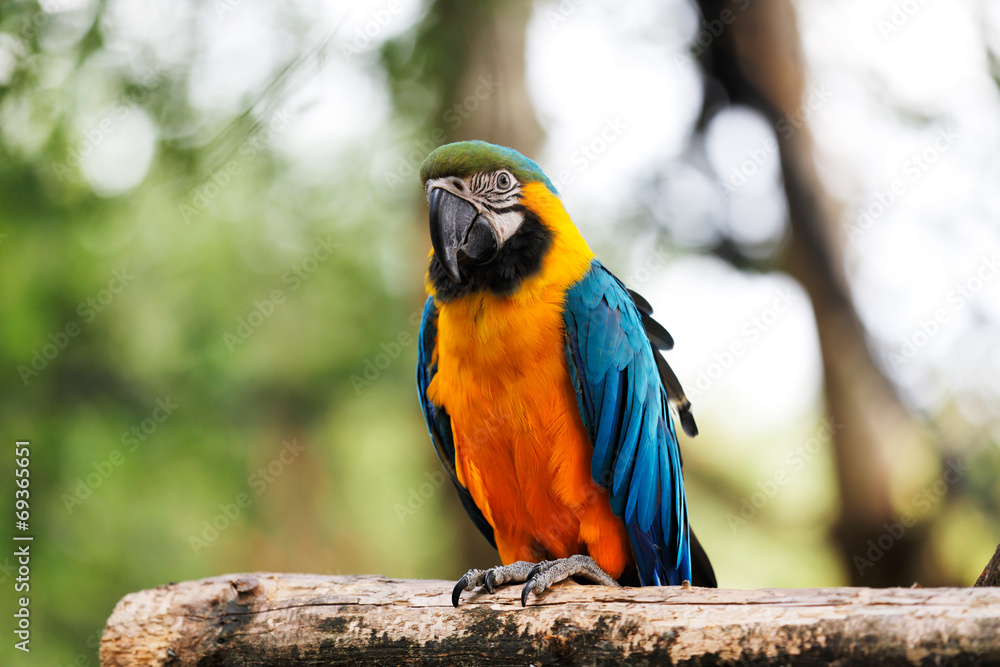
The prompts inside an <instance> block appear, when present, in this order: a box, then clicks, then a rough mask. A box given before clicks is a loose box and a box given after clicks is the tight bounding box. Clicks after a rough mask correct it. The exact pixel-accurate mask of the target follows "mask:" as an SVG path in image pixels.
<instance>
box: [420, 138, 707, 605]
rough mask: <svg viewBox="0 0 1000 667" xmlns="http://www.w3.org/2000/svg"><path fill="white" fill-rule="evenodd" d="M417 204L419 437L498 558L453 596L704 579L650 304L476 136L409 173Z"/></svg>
mask: <svg viewBox="0 0 1000 667" xmlns="http://www.w3.org/2000/svg"><path fill="white" fill-rule="evenodd" d="M420 179H421V183H422V184H423V188H424V194H425V196H426V199H427V203H428V209H429V225H430V241H431V246H432V248H431V250H430V253H429V255H428V257H429V266H428V269H427V273H426V275H425V285H426V293H427V299H426V302H425V304H424V308H423V315H422V317H421V323H420V329H419V332H418V340H417V343H418V345H417V348H418V349H417V369H416V370H417V373H416V376H417V378H416V379H417V389H418V394H419V397H420V404H421V407H422V410H423V414H424V418H425V420H426V422H427V428H428V431H429V432H430V436H431V442H432V444H433V446H434V449H435V451H436V452H437V455H438V457H439V458H440V460H441V463H442V465H443V466H444V468H445V470H446V472H447V474H448V476H449V477H450V479H451V481H452V483H453V485H454V487H455V488H456V489H457V491H458V496H459V499H460V500H461V503H462V505H463V507H464V509H465V510H466V512H467V513H468V515H469V516H470V517H471V519H472V521H473V523H474V524H475V526H476V528H478V529H479V531H480V532H481V533H482V534H483V536H484V537H485V538H486V539H487V540H488V541H489V543H490V544H491V545H492V546H493V547H494V548H495V549H496V550H497V551H498V553H499V556H500V561H501V565H497V566H494V567H487V568H485V569H476V568H472V569H470V570H469V571H468V572H467V573H466V574H465V575H464V576H463V577H462V578H461V579H459V581H458V582H457V584H456V585H455V587H454V590H453V591H452V604H453V605H454V606H455V607H457V606H458V605H459V601H460V597H461V594H462V593H463V592H464V591H466V590H474V589H477V588H478V589H480V590H483V589H485V590H486V591H488V592H489V593H490V594H493V593H494V592H495V589H496V587H498V586H501V585H512V584H524V585H523V587H522V589H521V605H522V606H525V605H526V604H527V600H528V597H529V595H531V594H534V595H535V596H538V595H540V594H541V593H542V592H543V591H545V590H546V589H548V588H549V587H551V586H552V585H554V584H556V583H558V582H561V581H564V580H566V579H570V578H572V579H573V580H575V581H579V582H583V583H587V582H589V583H594V584H600V585H605V586H678V585H683V586H689V585H696V586H705V587H716V585H717V584H716V579H715V573H714V570H713V569H712V565H711V562H710V561H709V559H708V556H707V554H706V553H705V550H704V549H703V548H702V546H701V545H700V544H699V542H698V540H697V538H696V537H695V535H694V533H693V532H692V531H691V529H690V526H689V523H688V511H687V499H686V496H685V492H684V478H683V475H682V471H681V452H680V447H679V444H678V440H677V433H676V431H675V427H674V420H673V417H672V415H671V411H672V410H673V411H674V412H675V413H676V414H677V417H678V419H679V420H680V422H681V426H682V427H683V430H684V431H685V433H687V434H688V435H689V436H692V437H693V436H694V435H696V434H697V426H696V424H695V421H694V418H693V416H692V413H691V403H690V401H689V400H688V399H687V397H686V396H685V394H684V390H683V389H682V387H681V384H680V382H679V381H678V379H677V377H676V375H675V374H674V372H673V371H672V369H671V368H670V367H669V366H668V365H667V363H666V361H665V360H664V358H663V356H662V354H661V353H660V350H670V349H671V348H672V347H673V344H674V341H673V339H672V337H671V336H670V334H669V333H668V332H667V330H666V329H665V328H664V327H663V326H661V325H660V324H659V323H658V322H657V321H656V320H654V319H653V318H652V314H653V309H652V307H651V306H650V304H649V302H648V301H647V300H646V299H644V298H643V297H642V296H640V295H639V294H638V293H636V292H634V291H631V290H629V289H628V288H626V287H625V285H624V284H623V283H622V282H621V281H620V280H619V279H618V278H616V277H615V276H614V275H613V274H612V273H611V272H610V271H609V270H608V269H607V268H606V267H605V266H604V265H603V264H602V263H601V262H600V261H599V260H598V259H597V258H596V256H595V255H594V253H593V252H592V251H591V249H590V248H589V246H588V245H587V243H586V241H585V240H584V238H583V236H582V235H581V234H580V232H579V231H578V230H577V228H576V226H575V225H574V223H573V222H572V221H571V219H570V217H569V214H568V213H567V212H566V209H565V208H564V207H563V204H562V200H561V198H560V196H559V194H558V192H557V190H556V188H555V186H554V185H553V184H552V181H550V180H549V179H548V177H546V175H545V174H544V173H543V172H542V170H541V168H540V167H539V166H538V165H537V164H536V163H535V162H534V161H532V160H530V159H529V158H527V157H525V156H524V155H522V154H521V153H519V152H518V151H516V150H514V149H512V148H507V147H504V146H498V145H494V144H490V143H486V142H483V141H461V142H457V143H450V144H445V145H442V146H439V147H438V148H436V149H434V150H433V151H432V152H431V153H429V154H428V155H427V157H426V158H425V159H424V161H423V163H422V164H421V167H420Z"/></svg>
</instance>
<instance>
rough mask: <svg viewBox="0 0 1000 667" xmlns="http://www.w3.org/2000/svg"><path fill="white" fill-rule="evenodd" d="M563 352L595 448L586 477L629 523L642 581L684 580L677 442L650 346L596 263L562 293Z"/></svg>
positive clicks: (627, 302) (619, 289) (636, 316)
mask: <svg viewBox="0 0 1000 667" xmlns="http://www.w3.org/2000/svg"><path fill="white" fill-rule="evenodd" d="M564 321H565V325H566V358H567V360H568V363H569V366H570V375H571V377H572V379H573V384H574V387H575V388H576V394H577V403H578V405H579V408H580V413H581V415H582V417H583V422H584V425H585V426H586V427H587V432H588V433H589V434H590V438H591V442H592V443H593V446H594V457H593V461H592V465H591V474H592V476H593V478H594V481H595V482H597V483H598V484H600V485H601V486H603V487H604V488H606V489H608V493H609V496H610V500H611V508H612V510H613V511H614V513H615V515H616V516H619V517H621V518H622V520H623V521H624V522H625V525H626V532H627V533H628V536H629V543H630V544H631V547H632V554H633V557H634V558H635V562H636V566H637V569H638V571H639V578H640V580H641V582H642V583H643V585H647V586H650V585H654V586H655V585H663V584H670V585H678V584H680V583H681V582H682V581H684V580H690V579H691V557H690V547H689V537H688V522H687V505H686V502H687V501H686V500H685V496H684V480H683V477H682V475H681V460H680V448H679V446H678V444H677V434H676V431H675V430H674V425H673V420H672V418H671V416H670V412H669V409H668V407H667V397H666V392H665V389H664V387H663V384H662V382H661V380H660V376H659V371H658V369H657V366H656V361H655V359H654V358H653V349H652V347H651V345H650V342H649V339H648V338H647V336H646V333H645V330H644V328H643V324H642V319H641V315H640V313H639V311H638V310H637V309H636V306H635V304H634V302H633V300H632V297H631V296H629V294H628V292H627V291H626V289H625V287H624V286H623V285H622V284H621V283H620V282H619V281H618V279H617V278H615V277H614V276H613V275H612V274H611V273H610V272H609V271H608V270H607V269H605V268H604V266H603V265H601V263H600V262H598V261H596V260H595V261H594V262H593V263H592V265H591V268H590V271H588V273H587V275H586V276H584V277H583V279H581V280H580V281H579V282H578V283H577V284H576V285H574V286H573V287H572V288H570V290H569V291H568V292H567V294H566V306H565V311H564Z"/></svg>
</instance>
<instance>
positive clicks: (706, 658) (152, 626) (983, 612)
mask: <svg viewBox="0 0 1000 667" xmlns="http://www.w3.org/2000/svg"><path fill="white" fill-rule="evenodd" d="M452 585H453V582H450V581H424V580H416V581H409V580H398V579H389V578H386V577H382V576H351V577H331V576H315V575H304V574H265V573H256V574H239V575H237V574H233V575H225V576H221V577H213V578H211V579H202V580H200V581H189V582H184V583H179V584H171V585H169V586H160V587H157V588H154V589H150V590H145V591H140V592H138V593H132V594H130V595H127V596H125V597H124V598H123V599H122V600H121V601H120V602H119V603H118V605H117V606H116V607H115V610H114V612H113V613H112V615H111V617H110V618H109V619H108V624H107V627H106V629H105V631H104V636H103V637H102V639H101V649H100V656H101V664H102V665H104V666H105V667H111V666H112V665H136V664H156V665H171V666H174V665H176V666H180V665H196V664H197V665H216V666H225V665H242V666H257V665H298V664H302V665H305V664H309V665H341V664H368V665H375V664H379V665H396V664H409V663H424V664H448V665H499V664H522V665H526V664H529V663H531V664H535V665H541V664H552V663H583V664H613V663H622V662H624V663H640V664H647V663H654V664H661V663H662V664H667V663H670V664H685V665H708V664H711V665H719V664H744V665H746V664H765V663H775V664H784V665H823V664H830V663H833V662H836V663H837V664H867V665H875V664H879V665H881V664H886V665H888V664H943V663H944V662H945V661H947V664H949V665H958V664H983V663H984V662H988V663H996V662H997V661H1000V590H998V589H992V588H937V589H933V588H926V589H921V588H903V589H900V588H889V589H870V588H819V589H768V590H749V591H742V590H717V589H707V588H689V589H684V588H680V587H672V588H671V587H663V588H621V589H615V588H604V587H598V586H579V585H576V584H572V583H571V584H568V585H562V586H558V587H556V588H554V589H552V590H550V591H547V592H545V593H544V594H543V595H542V596H541V597H538V598H533V599H531V600H530V601H529V604H528V607H527V608H522V607H521V605H520V601H519V599H518V595H519V592H520V587H519V586H515V587H510V588H504V589H502V590H500V591H498V592H497V594H496V595H489V594H486V593H481V594H480V593H475V594H470V593H466V594H465V596H463V598H462V604H461V606H460V607H459V608H458V609H455V608H453V607H452V606H451V602H450V599H449V597H450V593H451V588H452Z"/></svg>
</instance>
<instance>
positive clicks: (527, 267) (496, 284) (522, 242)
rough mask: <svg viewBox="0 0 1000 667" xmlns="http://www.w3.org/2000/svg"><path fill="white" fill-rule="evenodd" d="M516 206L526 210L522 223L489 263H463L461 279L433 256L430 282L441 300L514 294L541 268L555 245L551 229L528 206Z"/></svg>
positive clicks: (523, 210) (523, 211)
mask: <svg viewBox="0 0 1000 667" xmlns="http://www.w3.org/2000/svg"><path fill="white" fill-rule="evenodd" d="M517 209H518V210H520V211H521V212H522V213H523V214H524V223H522V224H521V227H520V228H519V229H518V230H517V231H516V232H514V235H513V236H511V237H510V238H509V239H507V242H506V243H504V244H503V245H502V246H501V247H500V251H499V252H498V253H497V256H496V257H494V258H493V261H491V262H490V263H489V264H483V265H481V266H473V265H464V264H463V265H460V272H461V274H462V282H461V283H456V282H455V281H454V280H452V279H451V278H449V277H448V274H447V273H446V272H445V270H444V267H442V266H441V262H439V261H438V260H437V257H434V258H433V259H431V265H430V277H431V283H432V284H433V285H434V292H435V296H436V297H437V299H438V300H440V301H453V300H455V299H458V298H461V297H463V296H468V295H470V294H478V293H482V292H489V293H491V294H493V295H495V296H511V295H512V294H514V292H516V291H517V289H518V288H519V287H520V286H521V282H522V281H524V280H525V279H526V278H530V277H531V276H533V275H535V274H536V273H538V272H539V271H540V270H541V268H542V259H544V258H545V255H546V254H547V253H548V252H549V248H551V247H552V231H551V230H549V228H548V227H546V226H545V225H543V224H542V221H541V220H539V219H538V216H536V215H535V214H534V213H532V212H531V211H529V210H528V209H527V208H525V207H523V206H520V205H518V206H517Z"/></svg>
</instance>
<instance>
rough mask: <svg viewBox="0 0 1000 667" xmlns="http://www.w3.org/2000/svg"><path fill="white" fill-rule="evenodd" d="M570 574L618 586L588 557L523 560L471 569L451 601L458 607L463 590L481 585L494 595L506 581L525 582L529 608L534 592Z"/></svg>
mask: <svg viewBox="0 0 1000 667" xmlns="http://www.w3.org/2000/svg"><path fill="white" fill-rule="evenodd" d="M570 577H582V578H584V579H587V580H589V581H592V582H594V583H595V584H601V585H604V586H618V585H619V584H618V582H617V581H615V580H614V579H613V578H612V577H611V575H609V574H608V573H607V572H605V571H604V570H602V569H601V567H600V566H599V565H598V564H597V563H595V562H594V560H593V559H592V558H590V557H589V556H579V555H578V556H570V557H569V558H561V559H559V560H544V561H542V562H541V563H530V562H528V561H523V560H520V561H517V562H516V563H511V564H510V565H498V566H496V567H493V568H490V569H488V570H477V569H474V568H473V569H471V570H469V571H468V572H466V573H465V576H463V577H462V578H461V579H459V580H458V583H457V584H455V588H454V589H453V590H452V592H451V604H452V605H453V606H455V607H457V606H458V602H459V598H461V596H462V592H463V591H467V590H472V589H474V588H476V587H478V586H482V587H483V588H485V589H486V590H487V591H488V592H489V593H491V594H492V593H494V592H495V591H496V589H497V587H498V586H502V585H503V584H516V583H524V588H522V589H521V606H522V607H526V606H527V605H528V596H529V595H531V593H534V594H535V595H539V594H540V593H542V591H544V590H546V589H548V588H549V587H550V586H552V585H553V584H556V583H558V582H560V581H563V580H565V579H568V578H570Z"/></svg>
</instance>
